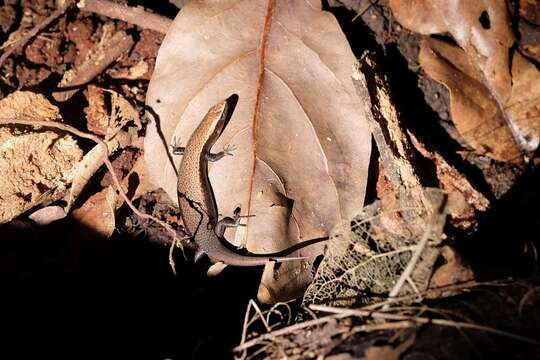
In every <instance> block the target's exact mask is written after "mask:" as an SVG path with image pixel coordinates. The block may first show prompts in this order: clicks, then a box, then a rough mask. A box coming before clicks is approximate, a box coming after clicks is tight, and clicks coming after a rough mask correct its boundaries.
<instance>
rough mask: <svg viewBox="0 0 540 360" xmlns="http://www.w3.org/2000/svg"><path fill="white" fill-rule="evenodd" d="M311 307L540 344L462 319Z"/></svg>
mask: <svg viewBox="0 0 540 360" xmlns="http://www.w3.org/2000/svg"><path fill="white" fill-rule="evenodd" d="M310 308H311V309H312V310H315V311H323V312H326V313H330V314H334V315H340V316H341V317H344V315H345V314H347V315H348V316H359V317H371V318H373V319H381V320H408V321H413V322H415V323H416V324H433V325H439V326H447V327H455V328H458V329H460V328H464V329H474V330H481V331H485V332H489V333H492V334H496V335H500V336H504V337H508V338H511V339H515V340H519V341H523V342H527V343H531V344H535V345H540V340H536V339H531V338H528V337H525V336H521V335H517V334H513V333H511V332H507V331H503V330H499V329H495V328H492V327H489V326H483V325H478V324H472V323H467V322H462V321H452V320H445V319H430V318H426V317H420V316H407V315H399V314H388V313H384V312H376V311H375V312H374V311H367V310H360V309H343V308H336V307H332V306H326V305H310Z"/></svg>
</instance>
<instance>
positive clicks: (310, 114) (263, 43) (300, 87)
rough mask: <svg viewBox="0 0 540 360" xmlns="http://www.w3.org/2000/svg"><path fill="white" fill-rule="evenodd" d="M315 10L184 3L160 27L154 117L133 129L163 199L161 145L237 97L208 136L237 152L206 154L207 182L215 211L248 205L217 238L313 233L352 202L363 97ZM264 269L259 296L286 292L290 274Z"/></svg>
mask: <svg viewBox="0 0 540 360" xmlns="http://www.w3.org/2000/svg"><path fill="white" fill-rule="evenodd" d="M320 8H321V4H320V1H318V0H309V1H306V0H295V1H284V0H256V1H232V0H231V1H213V2H203V1H192V2H190V3H188V4H187V5H186V6H185V7H184V8H183V9H182V11H181V12H180V13H179V15H178V16H177V18H176V19H175V21H174V22H173V24H172V26H171V28H170V31H169V32H168V34H167V35H166V37H165V39H164V41H163V45H162V46H161V49H160V51H159V54H158V57H157V60H156V69H155V71H154V74H153V77H152V80H151V82H150V85H149V89H148V93H147V105H148V107H149V108H151V109H152V111H151V112H152V113H154V114H155V115H157V117H153V120H154V121H152V123H151V124H150V126H149V128H148V131H147V137H146V139H145V157H146V161H147V169H148V174H149V177H150V178H151V181H153V182H154V183H155V184H156V185H157V186H160V187H162V188H163V189H165V191H166V192H167V193H168V194H169V196H170V197H171V199H174V201H176V199H177V194H176V181H177V180H176V174H175V168H174V167H173V165H172V164H171V162H170V159H171V158H172V156H171V154H168V153H167V150H168V149H167V148H168V145H169V144H170V143H171V141H172V139H173V138H176V139H179V140H180V144H179V145H184V144H185V143H186V142H187V140H188V139H189V137H190V135H191V133H192V131H193V130H194V128H195V126H196V125H197V124H198V123H199V121H200V120H201V119H202V117H203V116H204V114H205V113H206V112H207V111H208V109H209V108H210V107H211V106H212V105H214V104H215V103H217V102H219V101H221V100H223V99H224V98H226V97H228V96H229V95H231V94H232V93H236V94H238V95H239V98H240V99H239V103H238V105H237V107H236V111H235V113H234V115H233V117H232V119H231V121H230V123H229V124H228V126H227V128H226V129H225V131H224V133H223V135H222V136H221V138H220V139H219V140H218V142H217V143H216V145H215V146H214V151H216V150H219V149H220V148H221V147H223V146H224V145H225V144H233V145H236V146H237V151H236V152H235V153H234V156H232V157H227V158H225V159H223V160H220V161H219V162H217V163H214V164H211V166H210V181H211V183H212V187H213V190H214V193H215V195H216V200H217V203H218V207H219V212H220V214H223V216H231V215H232V214H233V212H234V210H235V209H236V208H237V207H240V208H241V213H242V214H243V215H247V214H250V215H255V216H254V217H250V218H247V219H246V220H247V223H248V227H247V228H244V229H239V231H237V232H236V234H235V236H234V237H232V236H229V237H228V240H229V241H231V242H234V243H235V244H237V245H239V244H246V247H247V249H248V250H249V251H251V252H253V253H265V252H272V251H277V250H280V249H284V248H286V247H288V246H289V245H292V244H294V243H297V242H298V241H300V240H299V239H311V238H317V237H320V236H324V235H326V234H327V233H328V232H329V231H330V229H331V228H332V227H333V226H334V225H335V224H336V223H337V222H338V221H339V220H340V219H341V218H342V217H345V218H349V217H350V216H352V214H353V213H355V212H356V211H357V210H358V209H359V208H360V207H361V206H362V204H363V199H364V192H365V187H366V180H367V167H368V162H369V156H370V148H371V145H370V133H369V130H368V127H367V124H366V120H365V115H364V112H363V107H362V105H361V102H362V100H365V99H359V98H358V96H357V95H356V94H355V91H354V87H353V85H352V80H351V73H352V68H353V65H354V64H355V63H356V60H355V57H354V55H353V53H352V51H351V49H350V47H349V45H348V43H347V40H346V38H345V36H344V35H343V33H342V32H341V29H340V28H339V26H338V24H337V22H336V20H335V19H334V18H333V16H332V15H330V14H329V13H326V12H322V11H320ZM150 115H153V114H150ZM179 161H180V159H179V158H178V159H175V162H176V164H178V162H179ZM193 176H196V175H195V174H193ZM321 248H322V244H321V246H320V247H317V246H314V247H310V250H307V249H306V250H305V251H303V252H302V254H306V255H312V253H311V252H314V253H316V254H317V253H320V250H321ZM314 249H315V250H314ZM291 263H292V262H288V264H291ZM283 265H285V264H283ZM288 266H290V265H288ZM294 266H295V269H294V271H293V269H290V270H291V271H287V272H288V273H290V274H291V275H298V276H299V277H302V273H304V274H308V275H307V276H306V278H311V274H310V273H311V270H312V269H311V265H310V266H304V265H299V264H295V265H294ZM271 268H272V265H269V266H267V268H266V272H265V275H264V279H263V282H264V284H265V285H264V287H265V288H266V289H270V294H271V297H270V298H267V299H265V301H273V299H275V297H273V296H274V295H275V294H281V295H283V294H286V293H287V292H288V291H287V292H284V291H283V288H284V287H285V286H287V285H288V284H290V282H291V280H290V277H289V276H287V277H281V279H280V280H279V281H278V282H276V280H275V279H274V277H273V273H272V270H271ZM306 285H307V282H306V281H301V282H300V283H299V284H298V286H300V287H303V286H306ZM294 293H296V291H295V292H294ZM276 296H277V295H276ZM285 296H288V295H285Z"/></svg>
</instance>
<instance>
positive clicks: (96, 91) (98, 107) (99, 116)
mask: <svg viewBox="0 0 540 360" xmlns="http://www.w3.org/2000/svg"><path fill="white" fill-rule="evenodd" d="M86 97H87V99H88V107H86V108H85V109H84V112H85V113H86V127H87V128H88V130H89V131H91V132H93V133H94V134H98V135H105V134H106V133H107V129H108V128H109V114H108V113H107V106H106V105H105V96H104V95H103V89H102V88H100V87H97V86H95V85H92V84H90V85H88V93H87V96H86Z"/></svg>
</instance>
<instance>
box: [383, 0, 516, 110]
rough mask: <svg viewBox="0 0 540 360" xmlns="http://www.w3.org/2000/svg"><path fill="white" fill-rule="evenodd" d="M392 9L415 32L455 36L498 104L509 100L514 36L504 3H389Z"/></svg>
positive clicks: (500, 0)
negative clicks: (510, 50)
mask: <svg viewBox="0 0 540 360" xmlns="http://www.w3.org/2000/svg"><path fill="white" fill-rule="evenodd" d="M390 7H391V9H392V11H393V13H394V15H395V17H396V18H397V20H398V21H399V22H400V23H401V24H402V25H403V26H405V27H406V28H408V29H410V30H412V31H415V32H419V33H421V34H424V35H431V34H450V35H452V37H453V38H454V40H455V41H456V42H457V44H458V45H459V46H460V47H461V48H463V49H464V50H465V52H466V54H467V56H468V58H469V61H470V62H471V64H473V65H474V66H475V67H477V68H478V69H479V70H480V71H481V74H482V81H483V82H484V83H485V84H486V86H487V87H488V89H489V90H490V91H491V92H493V95H494V96H495V98H496V99H497V101H499V102H500V103H505V102H506V101H507V100H508V98H509V97H510V91H511V80H510V66H509V63H510V61H509V49H510V47H511V46H512V45H513V43H514V35H513V33H512V29H511V27H510V26H511V24H510V19H509V15H508V11H507V8H506V1H505V0H453V1H449V0H390Z"/></svg>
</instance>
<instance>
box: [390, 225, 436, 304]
mask: <svg viewBox="0 0 540 360" xmlns="http://www.w3.org/2000/svg"><path fill="white" fill-rule="evenodd" d="M432 223H433V221H430V222H429V223H428V224H427V228H426V229H425V230H424V233H423V234H422V237H421V238H420V241H418V245H416V246H417V248H416V250H415V251H414V253H413V255H412V257H411V260H409V263H408V264H407V266H406V267H405V270H403V273H402V274H401V276H400V277H399V279H398V281H397V282H396V285H394V287H393V288H392V290H391V291H390V293H389V294H388V297H389V298H393V297H395V296H397V294H399V292H400V291H401V288H402V287H403V284H405V281H406V280H407V279H409V278H410V276H411V274H412V272H413V270H414V268H415V267H416V263H417V262H418V259H420V255H422V252H423V251H424V249H425V248H426V245H427V243H428V241H429V238H430V237H431V230H432V227H433V225H432Z"/></svg>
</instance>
